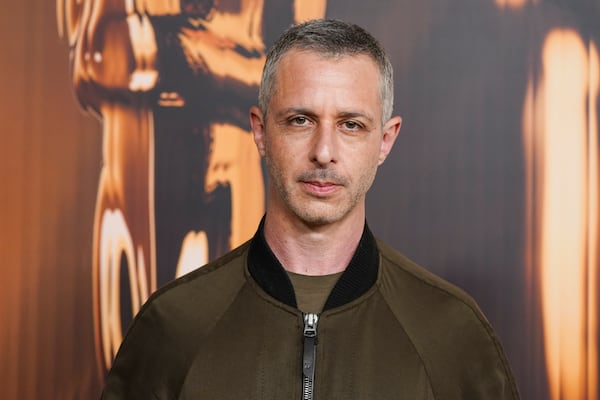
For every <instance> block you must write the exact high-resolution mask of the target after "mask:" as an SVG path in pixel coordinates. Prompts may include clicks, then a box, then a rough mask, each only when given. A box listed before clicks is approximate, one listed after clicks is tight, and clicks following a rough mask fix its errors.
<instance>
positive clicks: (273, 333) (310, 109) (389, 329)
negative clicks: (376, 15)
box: [103, 20, 518, 400]
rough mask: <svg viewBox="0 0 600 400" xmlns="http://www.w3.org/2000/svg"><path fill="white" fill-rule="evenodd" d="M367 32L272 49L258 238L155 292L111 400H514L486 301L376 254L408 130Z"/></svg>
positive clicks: (259, 124)
mask: <svg viewBox="0 0 600 400" xmlns="http://www.w3.org/2000/svg"><path fill="white" fill-rule="evenodd" d="M392 97H393V80H392V68H391V65H390V63H389V61H388V59H387V57H386V56H385V54H384V52H383V51H382V49H381V48H380V46H379V45H378V43H377V42H376V41H375V39H373V38H372V37H371V35H369V34H368V33H367V32H365V31H364V30H363V29H362V28H359V27H357V26H355V25H351V24H346V23H343V22H339V21H331V20H317V21H311V22H308V23H305V24H302V25H298V26H295V27H292V28H291V29H289V30H288V31H287V32H286V33H284V35H283V36H282V37H281V38H280V39H279V40H278V41H277V42H276V43H275V45H274V46H273V48H272V49H271V50H270V52H269V54H268V56H267V61H266V65H265V68H264V71H263V76H262V82H261V88H260V94H259V108H252V109H251V111H250V118H251V124H252V130H253V133H254V140H255V142H256V145H257V147H258V151H259V153H260V154H261V155H262V156H263V157H265V160H266V165H267V171H268V175H269V186H268V193H267V196H268V206H267V211H266V214H265V216H264V218H263V221H262V222H261V224H260V226H259V228H258V231H257V233H256V234H255V236H254V238H253V239H252V240H250V241H249V242H248V243H246V244H244V245H242V246H241V247H239V248H237V249H235V250H233V251H232V252H230V253H229V254H227V255H225V256H224V257H222V258H221V259H218V260H216V261H214V262H211V263H209V264H208V265H207V266H205V267H204V268H201V269H199V270H197V271H195V272H192V273H190V274H188V275H186V276H184V277H182V278H181V279H179V280H177V281H175V282H173V283H172V284H169V285H167V286H166V287H164V288H162V289H160V290H159V291H158V292H157V293H155V294H154V295H153V296H152V297H151V299H150V300H149V301H148V303H147V304H146V305H145V306H144V307H143V308H142V310H141V311H140V313H139V315H138V316H137V317H136V320H135V322H134V323H133V325H132V327H131V328H130V330H129V332H128V334H127V336H126V338H125V340H124V343H123V345H122V347H121V349H120V350H119V353H118V354H117V358H116V360H115V362H114V366H113V368H112V370H111V372H110V374H109V376H108V381H107V385H106V388H105V391H104V395H103V398H104V399H150V398H152V399H176V398H177V399H242V398H243V399H296V398H301V399H315V398H316V399H378V400H379V399H411V400H414V399H517V398H518V394H517V389H516V386H515V383H514V379H513V377H512V373H511V371H510V368H509V366H508V363H507V361H506V357H505V355H504V353H503V351H502V349H501V346H500V343H499V342H498V339H497V338H496V336H495V334H494V333H493V331H492V328H491V327H490V325H489V323H488V322H487V320H486V319H485V317H484V316H483V315H482V313H481V312H480V311H479V309H478V307H477V305H476V304H475V302H474V301H473V300H472V299H471V298H470V297H468V296H467V295H466V294H464V293H463V292H462V291H460V290H459V289H457V288H455V287H454V286H452V285H450V284H448V283H446V282H444V281H442V280H441V279H440V278H438V277H435V276H433V275H432V274H430V273H428V272H426V271H425V270H424V269H422V268H421V267H419V266H417V265H415V264H414V263H412V262H411V261H409V260H407V259H406V258H404V257H403V256H402V255H400V254H398V253H397V252H395V251H394V250H392V249H391V248H389V247H388V246H386V245H385V244H384V243H382V242H380V241H378V240H376V239H375V238H374V237H373V235H372V234H371V232H370V231H369V228H368V227H367V225H366V223H365V195H366V192H367V190H368V189H369V187H370V186H371V183H372V182H373V179H374V177H375V172H376V170H377V167H378V166H379V165H381V164H382V163H383V162H384V160H385V158H386V156H387V155H388V154H389V152H390V150H391V148H392V145H393V143H394V141H395V139H396V136H397V135H398V131H399V129H400V124H401V119H400V118H399V117H393V118H392V117H391V114H392Z"/></svg>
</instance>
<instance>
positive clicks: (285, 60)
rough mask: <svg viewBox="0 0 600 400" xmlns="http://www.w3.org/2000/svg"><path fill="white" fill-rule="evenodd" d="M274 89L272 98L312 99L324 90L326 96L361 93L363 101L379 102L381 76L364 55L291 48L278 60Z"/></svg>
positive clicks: (375, 65)
mask: <svg viewBox="0 0 600 400" xmlns="http://www.w3.org/2000/svg"><path fill="white" fill-rule="evenodd" d="M273 89H274V91H273V92H274V93H273V94H274V97H276V98H279V99H280V100H281V98H282V97H283V98H286V99H289V98H290V97H291V98H294V100H293V101H301V100H302V99H304V100H313V97H315V98H318V96H320V95H321V96H322V95H324V94H325V93H327V94H328V97H332V96H333V97H335V96H338V97H343V96H346V97H348V98H350V97H351V98H353V99H355V100H356V101H358V100H359V99H360V97H361V96H362V98H363V100H364V101H367V102H371V103H373V102H375V103H377V105H379V101H377V100H378V99H379V97H380V89H381V75H380V72H379V68H378V66H377V64H376V63H375V61H374V60H373V59H372V58H371V57H370V56H368V55H366V54H342V55H337V54H336V55H332V54H321V53H318V52H316V51H311V50H296V49H294V50H290V51H289V52H287V53H286V54H284V55H283V56H282V58H281V59H280V61H279V63H278V67H277V72H276V74H275V79H274V87H273ZM375 97H376V98H377V100H376V99H375ZM349 100H350V99H348V101H349Z"/></svg>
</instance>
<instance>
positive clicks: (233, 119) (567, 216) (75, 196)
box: [0, 0, 600, 399]
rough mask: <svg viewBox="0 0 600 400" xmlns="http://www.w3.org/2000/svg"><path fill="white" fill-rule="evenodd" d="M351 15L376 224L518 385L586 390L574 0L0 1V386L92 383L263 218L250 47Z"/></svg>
mask: <svg viewBox="0 0 600 400" xmlns="http://www.w3.org/2000/svg"><path fill="white" fill-rule="evenodd" d="M321 16H327V17H333V18H340V19H344V20H348V21H352V22H356V23H359V24H361V25H362V26H364V27H365V28H367V29H368V30H369V31H371V32H372V33H373V34H374V35H375V36H376V37H377V38H378V39H379V40H380V41H381V42H382V44H383V45H384V47H385V48H387V49H388V51H389V54H390V57H391V59H392V62H393V64H394V67H395V76H396V86H395V94H396V103H395V112H396V114H399V115H401V116H403V118H404V124H403V127H402V130H401V136H400V137H399V138H398V140H397V142H396V146H395V148H394V150H393V151H392V154H391V155H390V157H389V158H388V160H387V161H386V163H385V164H384V165H383V167H382V168H381V169H380V171H379V175H378V177H377V179H376V182H375V184H374V186H373V188H372V189H371V192H370V194H369V197H368V203H367V207H368V210H367V212H368V220H369V224H370V227H371V228H372V230H373V231H374V232H375V233H376V234H377V235H378V236H379V237H381V238H382V239H384V240H386V241H387V242H389V243H390V244H391V245H393V246H394V247H395V248H397V249H398V250H400V251H401V252H403V253H405V254H406V255H407V256H409V257H411V258H412V259H414V260H415V261H417V262H418V263H420V264H422V265H423V266H425V267H427V268H428V269H429V270H431V271H432V272H434V273H437V274H439V275H441V276H443V277H444V278H446V279H448V280H449V281H451V282H453V283H455V284H457V285H459V286H461V287H462V288H464V289H465V290H466V291H467V292H469V293H470V294H471V295H472V296H473V297H474V298H475V299H476V300H477V301H478V302H479V304H480V305H481V308H482V309H483V311H484V312H485V314H486V315H487V316H488V318H489V319H490V321H491V323H492V325H493V326H494V327H495V328H496V330H497V332H498V334H499V336H500V338H501V340H502V342H503V344H504V347H505V350H506V352H507V354H508V357H509V359H510V361H511V364H512V366H513V369H514V372H515V375H516V378H517V381H518V384H519V387H520V391H521V392H522V397H523V398H524V399H598V398H599V389H598V377H599V372H598V371H599V370H598V339H599V333H598V318H597V316H598V305H599V301H600V300H599V298H600V296H599V294H598V285H599V283H600V282H599V276H600V274H599V269H600V256H599V250H600V242H599V235H598V233H599V228H600V226H599V225H600V217H599V215H600V214H599V209H598V208H599V207H598V204H599V202H598V195H599V192H598V190H599V189H598V183H599V176H600V175H599V172H600V169H599V161H598V160H599V158H598V155H599V153H600V146H599V145H598V137H599V135H600V133H599V128H598V115H599V114H600V106H599V105H598V99H599V95H600V82H599V81H600V67H599V65H600V56H599V46H600V3H599V2H598V1H597V0H452V1H451V0H421V1H389V0H387V1H379V2H362V1H357V0H345V1H342V0H328V1H326V0H310V1H309V0H304V1H300V0H296V1H292V0H289V1H281V0H279V1H276V0H218V1H217V0H214V1H209V0H206V1H202V0H181V1H179V2H167V1H159V0H149V1H135V2H132V1H125V0H113V1H107V0H106V1H103V0H84V1H76V0H57V1H56V2H52V1H42V0H24V1H19V2H17V1H12V2H6V4H5V5H4V10H3V12H2V13H0V30H1V37H2V38H3V39H2V41H0V54H1V56H0V57H1V58H0V82H1V83H2V86H1V89H2V92H1V93H2V96H0V123H1V127H2V129H1V131H0V143H1V144H0V387H2V398H3V399H94V398H98V396H99V394H100V391H101V388H102V384H103V379H104V376H105V373H106V371H107V368H109V367H110V364H111V362H112V357H113V356H114V353H115V352H116V350H117V349H118V346H119V344H120V341H121V338H122V335H123V333H124V331H125V330H126V329H127V326H128V324H129V322H130V321H131V319H132V317H133V315H134V314H135V312H136V311H137V310H138V308H139V306H140V305H141V304H142V303H143V302H144V300H145V299H146V298H147V297H148V295H149V294H150V293H151V292H152V291H154V290H155V289H156V288H157V287H160V286H161V285H163V284H164V283H166V282H168V281H169V280H171V279H174V278H175V277H177V276H179V275H181V274H183V273H185V272H187V271H189V270H190V269H192V268H195V267H197V266H199V265H202V264H203V263H204V262H206V261H207V260H209V259H213V258H214V257H217V256H218V255H220V254H223V253H224V252H225V251H227V250H228V249H230V248H231V247H232V246H235V245H237V244H239V243H241V242H243V241H245V240H246V239H248V238H249V237H250V236H251V235H252V234H253V232H254V229H255V228H256V224H257V221H258V220H259V219H260V217H261V216H262V213H263V212H264V187H265V181H264V174H263V166H262V165H261V161H260V159H259V157H258V155H257V152H256V150H255V148H254V147H253V146H254V145H253V143H252V140H251V137H250V134H249V124H248V119H247V110H248V108H249V107H250V106H251V105H252V104H254V103H255V99H256V95H257V88H258V86H257V85H258V81H259V78H260V72H261V69H262V63H263V61H264V54H265V48H267V47H268V46H269V44H270V43H272V41H273V40H274V39H275V38H276V37H277V36H278V35H279V33H281V32H282V30H283V29H284V28H285V27H286V26H289V25H290V24H292V23H294V22H298V21H302V20H305V19H308V18H315V17H321Z"/></svg>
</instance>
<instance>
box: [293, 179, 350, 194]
mask: <svg viewBox="0 0 600 400" xmlns="http://www.w3.org/2000/svg"><path fill="white" fill-rule="evenodd" d="M300 183H301V185H302V186H303V187H304V189H305V190H306V191H307V192H308V193H310V194H312V195H315V196H317V197H323V196H327V195H331V194H332V193H334V192H336V191H337V190H338V189H339V188H340V187H341V186H340V185H338V184H336V183H333V182H323V181H300Z"/></svg>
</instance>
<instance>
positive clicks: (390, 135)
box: [377, 117, 402, 165]
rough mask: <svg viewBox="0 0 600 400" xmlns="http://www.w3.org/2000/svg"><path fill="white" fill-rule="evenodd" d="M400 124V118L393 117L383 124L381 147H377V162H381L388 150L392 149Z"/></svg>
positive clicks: (388, 152)
mask: <svg viewBox="0 0 600 400" xmlns="http://www.w3.org/2000/svg"><path fill="white" fill-rule="evenodd" d="M400 126H402V118H400V117H393V118H391V119H390V120H389V121H388V122H386V123H385V125H384V126H383V138H382V139H381V148H380V149H379V164H377V165H381V164H383V162H384V161H385V159H386V158H387V156H388V154H390V151H392V146H394V142H395V141H396V138H397V137H398V132H400Z"/></svg>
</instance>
